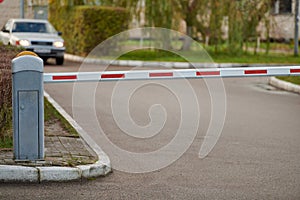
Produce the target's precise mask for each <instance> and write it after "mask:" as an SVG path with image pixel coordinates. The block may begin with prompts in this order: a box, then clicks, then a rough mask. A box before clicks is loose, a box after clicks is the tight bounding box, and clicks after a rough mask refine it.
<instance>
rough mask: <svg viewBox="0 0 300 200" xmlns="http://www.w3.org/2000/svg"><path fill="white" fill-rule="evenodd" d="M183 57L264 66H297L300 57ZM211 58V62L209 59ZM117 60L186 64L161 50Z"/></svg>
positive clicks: (189, 54) (192, 54)
mask: <svg viewBox="0 0 300 200" xmlns="http://www.w3.org/2000/svg"><path fill="white" fill-rule="evenodd" d="M181 53H182V55H183V56H185V57H186V58H188V60H190V61H192V62H209V61H213V62H217V63H266V64H299V63H300V57H295V56H293V55H282V54H275V53H270V54H269V55H266V54H264V53H259V54H257V55H253V54H250V53H242V54H241V55H236V56H235V55H230V54H228V53H226V52H221V53H218V54H216V53H212V52H208V55H209V56H210V57H209V56H207V55H206V53H205V52H200V53H199V52H196V51H189V52H181ZM210 58H212V60H211V59H210ZM119 60H143V61H169V62H186V60H185V59H184V58H182V57H181V56H179V55H176V54H174V53H172V52H167V51H163V50H136V51H132V52H129V53H127V54H124V55H122V56H120V57H119Z"/></svg>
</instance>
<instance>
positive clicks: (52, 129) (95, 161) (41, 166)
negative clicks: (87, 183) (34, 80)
mask: <svg viewBox="0 0 300 200" xmlns="http://www.w3.org/2000/svg"><path fill="white" fill-rule="evenodd" d="M44 95H45V97H46V98H47V99H48V101H49V102H50V103H51V104H52V105H53V106H54V107H55V108H56V110H58V112H59V113H60V114H61V115H62V116H63V117H64V118H65V119H66V120H67V121H68V122H69V123H70V124H71V125H72V126H73V128H74V129H75V130H76V131H77V132H78V134H79V136H74V135H71V134H69V133H68V132H66V131H64V130H63V128H62V127H61V126H60V124H59V122H58V121H52V122H51V123H48V124H45V160H43V161H35V162H28V161H27V162H26V161H23V162H19V161H18V162H16V161H14V160H13V149H0V182H45V181H71V180H78V179H81V178H94V177H99V176H103V175H106V174H108V173H110V172H111V166H110V160H109V158H108V157H107V155H106V154H105V153H104V152H103V151H102V150H101V148H100V147H99V146H97V144H95V143H94V142H93V140H91V139H90V138H89V136H88V134H86V133H85V132H84V130H83V129H82V128H81V127H80V126H79V125H78V124H77V123H76V122H75V121H74V120H73V119H72V118H71V117H70V116H69V115H68V114H67V113H66V112H65V111H64V110H63V109H62V108H61V107H60V106H59V105H58V104H57V103H56V101H55V100H54V99H52V98H51V97H50V96H49V95H48V94H47V93H45V94H44Z"/></svg>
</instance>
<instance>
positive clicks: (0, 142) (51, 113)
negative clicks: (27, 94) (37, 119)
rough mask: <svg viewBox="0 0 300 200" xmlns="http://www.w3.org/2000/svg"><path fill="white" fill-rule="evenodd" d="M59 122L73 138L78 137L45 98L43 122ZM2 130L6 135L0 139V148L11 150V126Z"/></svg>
mask: <svg viewBox="0 0 300 200" xmlns="http://www.w3.org/2000/svg"><path fill="white" fill-rule="evenodd" d="M55 119H57V120H59V121H60V123H61V125H62V126H63V128H64V129H65V130H66V131H67V132H68V133H70V134H71V135H73V136H76V137H77V136H78V133H77V131H76V130H75V129H74V128H73V127H72V126H71V125H70V124H69V122H68V121H67V120H66V119H65V118H64V117H63V116H61V115H60V114H59V112H58V111H57V110H56V109H55V108H54V107H53V106H52V105H51V104H50V103H49V101H48V100H47V99H46V98H45V100H44V120H45V122H47V121H51V120H55ZM5 128H6V129H5V130H4V131H5V132H6V133H7V134H5V135H6V136H5V137H3V138H0V148H12V147H13V129H12V124H10V125H8V126H6V127H5Z"/></svg>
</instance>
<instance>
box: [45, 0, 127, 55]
mask: <svg viewBox="0 0 300 200" xmlns="http://www.w3.org/2000/svg"><path fill="white" fill-rule="evenodd" d="M49 21H50V22H51V23H52V24H53V26H54V27H55V28H56V29H57V30H59V31H61V32H63V38H64V40H65V44H66V51H67V52H68V53H71V54H75V55H80V56H86V55H88V54H89V52H90V51H92V50H93V49H94V48H95V47H96V46H97V45H98V44H100V43H101V42H102V41H104V40H105V39H107V38H109V37H111V36H113V35H115V34H117V33H119V32H122V31H124V30H126V29H127V27H128V22H129V12H127V10H126V9H124V8H116V7H101V6H73V7H70V6H57V5H56V4H50V8H49Z"/></svg>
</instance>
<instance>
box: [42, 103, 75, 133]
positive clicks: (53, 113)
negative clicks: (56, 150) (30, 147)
mask: <svg viewBox="0 0 300 200" xmlns="http://www.w3.org/2000/svg"><path fill="white" fill-rule="evenodd" d="M54 119H58V120H59V121H60V122H61V125H62V126H63V128H64V129H65V130H66V131H67V132H68V133H70V134H71V135H73V136H78V133H77V131H76V130H75V129H74V128H73V126H71V125H70V124H69V122H68V121H67V120H66V119H65V118H64V117H63V116H62V115H61V114H60V113H59V112H58V111H57V110H56V109H55V108H54V107H53V106H52V104H51V103H50V102H49V101H48V100H47V99H46V98H44V120H45V122H47V121H50V120H54Z"/></svg>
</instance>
